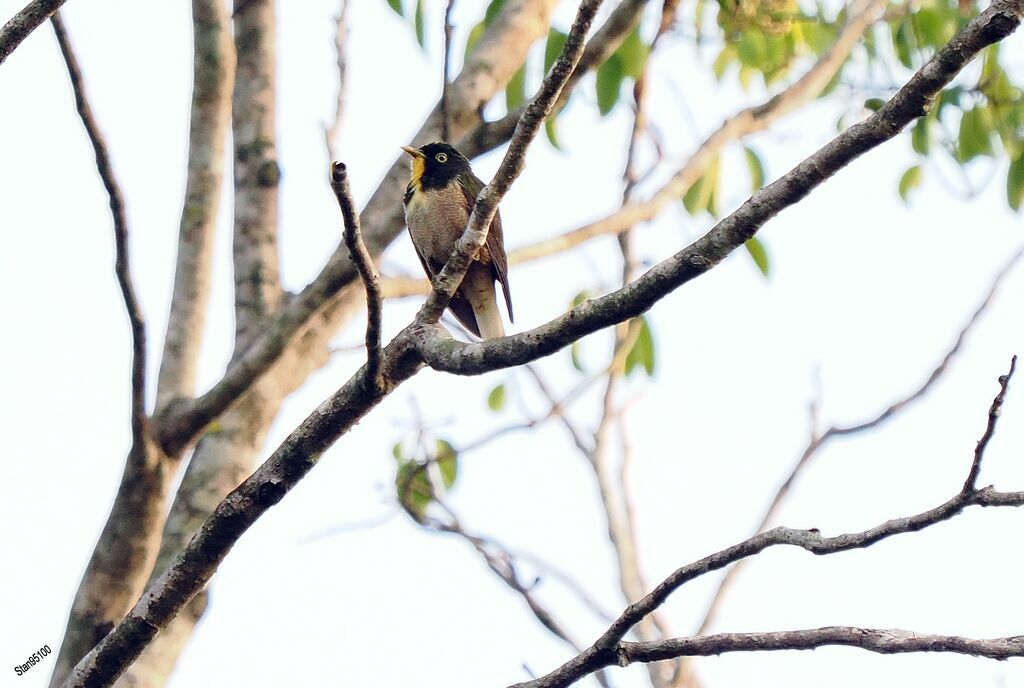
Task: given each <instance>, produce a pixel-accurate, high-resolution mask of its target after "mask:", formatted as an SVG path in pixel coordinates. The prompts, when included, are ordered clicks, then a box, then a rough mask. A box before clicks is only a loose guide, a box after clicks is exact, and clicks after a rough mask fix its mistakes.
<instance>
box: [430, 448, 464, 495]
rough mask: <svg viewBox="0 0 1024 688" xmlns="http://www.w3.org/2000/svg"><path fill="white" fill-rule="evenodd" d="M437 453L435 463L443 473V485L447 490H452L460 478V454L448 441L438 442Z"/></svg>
mask: <svg viewBox="0 0 1024 688" xmlns="http://www.w3.org/2000/svg"><path fill="white" fill-rule="evenodd" d="M436 451H437V454H435V456H434V461H435V462H436V463H437V467H438V468H439V469H440V472H441V483H442V484H443V485H444V486H445V488H446V489H451V487H452V486H453V485H454V484H455V479H456V478H457V477H458V476H459V453H458V452H457V451H455V447H453V446H452V445H451V443H449V442H448V441H446V440H438V441H437V449H436Z"/></svg>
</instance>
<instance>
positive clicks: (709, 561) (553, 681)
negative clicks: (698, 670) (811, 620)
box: [514, 357, 1024, 688]
mask: <svg viewBox="0 0 1024 688" xmlns="http://www.w3.org/2000/svg"><path fill="white" fill-rule="evenodd" d="M1014 361H1016V357H1014ZM1010 371H1011V374H1012V371H1013V364H1011V367H1010ZM1008 377H1009V375H1006V376H1002V377H1000V379H999V383H1000V394H999V395H998V396H997V397H996V400H995V401H993V403H992V408H994V409H996V410H995V415H996V416H998V409H999V408H1000V407H1001V405H1002V403H1003V397H1004V391H1005V387H1006V385H1007V383H1008ZM992 414H993V411H992V409H991V408H990V410H989V418H990V419H991V418H992ZM986 436H987V437H991V434H990V432H989V431H988V430H986ZM979 444H980V443H979ZM985 446H987V441H986V442H985V444H984V445H982V447H981V455H980V456H976V457H975V464H977V465H980V463H981V459H982V457H983V455H984V449H985ZM972 472H973V466H972ZM968 506H983V507H989V506H991V507H997V506H1012V507H1019V506H1024V491H1022V492H999V491H997V490H995V488H993V487H985V488H982V489H980V490H979V489H975V488H974V487H973V486H972V487H968V486H965V487H964V488H963V489H962V490H961V491H960V492H958V493H957V494H956V495H954V496H953V498H952V499H950V500H948V501H947V502H945V503H944V504H941V505H939V506H937V507H935V508H934V509H930V510H928V511H925V512H922V513H919V514H916V515H914V516H908V517H905V518H897V519H893V520H891V521H886V522H885V523H882V524H881V525H878V526H875V527H874V528H870V529H868V530H865V531H862V532H859V533H847V534H845V535H837V536H834V537H825V536H823V535H822V534H821V532H820V531H819V530H817V529H816V528H814V529H810V530H795V529H792V528H781V527H780V528H774V529H772V530H770V531H767V532H765V533H760V534H758V535H755V536H753V537H751V538H748V539H747V540H744V541H743V542H741V543H739V544H736V545H733V546H732V547H728V548H726V549H724V550H721V551H719V552H716V553H715V554H712V555H710V556H708V557H705V558H703V559H701V560H699V561H696V562H694V563H692V564H688V565H687V566H683V567H682V568H679V569H677V570H676V571H675V572H674V573H672V574H671V575H670V576H669V577H668V578H666V579H665V580H664V581H662V583H661V584H660V585H658V587H656V588H655V589H654V590H653V591H652V592H651V593H649V594H648V595H646V596H645V597H644V598H643V599H641V600H640V601H638V602H636V603H635V604H631V605H630V606H628V607H627V608H626V610H625V611H623V612H622V615H621V616H619V618H618V619H616V620H615V621H614V622H612V624H611V625H610V626H609V627H608V630H606V631H605V632H604V634H602V635H601V637H600V638H598V639H597V640H596V641H595V642H594V644H593V645H591V646H590V647H589V648H587V649H586V650H585V651H584V652H582V653H580V654H579V655H577V656H576V657H573V658H572V659H570V660H569V661H568V662H566V663H565V664H563V665H562V666H561V667H559V668H558V669H556V670H555V671H552V672H551V673H549V674H547V675H545V676H542V677H540V678H538V679H535V680H533V681H527V682H525V683H519V684H516V686H515V687H514V688H563V687H564V686H568V685H571V684H572V683H575V682H576V681H578V680H579V679H580V678H582V677H583V676H586V675H587V674H590V673H592V672H594V671H596V670H597V669H601V668H604V667H607V666H611V665H613V664H620V665H623V666H624V665H625V664H628V663H630V662H631V661H656V660H661V659H670V658H674V657H681V656H686V655H693V654H704V653H703V652H702V651H696V650H694V648H699V647H704V645H703V643H705V642H712V643H715V642H723V643H725V644H724V645H723V648H728V647H729V643H730V642H733V641H729V640H723V638H730V637H735V636H733V635H731V634H726V635H724V636H710V638H714V639H716V640H713V641H709V637H708V636H703V637H697V638H682V639H674V640H667V641H660V642H655V643H628V642H623V640H622V639H623V637H624V636H625V635H626V633H628V632H629V630H630V629H631V628H632V627H633V626H635V625H636V624H637V623H639V622H640V621H641V620H642V619H643V618H645V617H646V616H647V615H648V614H650V613H651V612H653V611H654V610H656V609H658V608H659V607H660V606H661V605H662V604H664V603H665V601H666V600H667V599H668V598H669V596H670V595H671V594H672V593H673V592H675V591H676V590H678V589H679V588H681V587H682V586H683V585H685V584H686V583H689V582H690V581H692V580H695V579H696V578H699V577H701V576H703V575H705V574H707V573H710V572H712V571H717V570H719V569H721V568H724V567H726V566H728V565H730V564H733V563H736V562H739V561H742V560H743V559H746V558H747V557H750V556H753V555H756V554H759V553H760V552H762V551H764V550H765V549H768V548H769V547H775V546H779V545H788V546H793V547H799V548H801V549H804V550H806V551H808V552H811V553H812V554H817V555H826V554H835V553H837V552H846V551H849V550H852V549H862V548H865V547H870V546H871V545H874V544H875V543H877V542H880V541H881V540H884V539H886V538H889V537H892V536H894V535H900V534H903V533H910V532H917V531H919V530H923V529H924V528H928V527H930V526H933V525H935V524H937V523H941V522H942V521H947V520H949V519H951V518H953V517H954V516H956V515H957V514H959V513H960V512H962V511H963V510H964V509H965V508H967V507H968ZM755 635H760V634H752V635H751V636H741V637H747V638H749V637H753V636H755ZM820 637H821V638H826V639H827V638H834V637H837V636H829V635H828V632H825V635H823V636H820ZM1022 638H1024V637H1022ZM861 640H862V642H850V643H848V644H851V645H855V646H857V647H864V648H865V649H870V650H873V651H876V652H881V651H884V650H881V649H878V648H879V647H880V646H878V645H876V644H875V642H874V640H873V639H871V638H867V639H864V636H861ZM961 641H962V643H961ZM1010 641H1011V642H1012V643H1016V644H1020V643H1022V642H1024V641H1022V639H1021V638H1017V639H1010ZM735 642H737V643H738V645H737V646H736V647H735V648H733V649H734V650H763V649H800V648H801V647H802V646H800V645H799V643H798V644H797V645H792V644H790V645H787V642H790V643H792V642H794V638H790V640H789V641H786V640H783V639H782V637H779V639H778V643H779V644H778V645H775V646H772V647H762V646H757V645H754V644H750V645H744V644H743V643H744V642H745V641H742V640H740V641H735ZM977 642H978V641H970V640H967V639H957V640H956V641H955V642H951V643H949V644H947V645H943V644H941V643H931V644H929V645H928V647H927V648H925V647H919V646H916V645H914V644H913V643H910V644H907V645H904V646H902V647H904V648H906V649H903V650H893V651H904V652H919V651H925V650H926V649H930V650H931V651H947V652H957V651H961V650H958V649H955V648H966V647H973V648H980V647H982V646H981V645H978V644H972V643H977ZM957 643H961V644H957ZM818 644H847V643H842V642H841V641H837V640H822V641H821V642H819V643H818ZM811 646H817V645H809V647H811ZM897 646H898V645H894V646H893V647H897ZM1004 647H1005V645H1004ZM911 648H913V649H911ZM630 650H632V651H634V652H635V653H636V654H635V655H634V656H633V657H632V658H631V659H630V658H629V657H630V656H629V655H628V653H629V651H630ZM718 651H719V652H725V651H730V650H728V649H720V650H718ZM962 651H963V652H966V653H968V654H980V655H983V656H993V657H996V655H995V654H989V653H987V652H984V651H979V652H974V651H971V650H962ZM624 652H625V653H627V655H626V657H627V659H628V661H625V662H624V663H623V659H622V656H623V653H624ZM996 652H997V653H998V651H996ZM1014 652H1015V653H1019V654H1013V655H1003V656H998V657H997V658H999V659H1003V658H1005V657H1007V656H1024V645H1021V646H1020V647H1017V649H1016V650H1014ZM712 654H716V653H712Z"/></svg>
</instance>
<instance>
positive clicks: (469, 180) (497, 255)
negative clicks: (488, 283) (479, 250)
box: [458, 173, 515, 322]
mask: <svg viewBox="0 0 1024 688" xmlns="http://www.w3.org/2000/svg"><path fill="white" fill-rule="evenodd" d="M458 179H459V188H461V189H462V193H463V194H465V196H466V200H467V201H468V203H469V209H470V212H472V209H473V206H474V205H476V197H477V196H479V195H480V192H481V191H482V190H483V188H484V183H483V182H482V181H481V180H480V179H479V178H478V177H477V176H476V175H475V174H473V173H469V174H465V175H459V177H458ZM486 246H487V252H488V253H490V255H491V268H492V269H493V271H494V277H495V279H497V280H498V281H499V282H501V291H502V293H503V294H504V295H505V306H506V307H507V308H508V319H509V322H515V317H514V316H513V315H512V295H511V294H510V293H509V288H508V256H506V255H505V236H504V234H503V233H502V231H501V213H500V212H495V213H494V219H493V220H491V228H490V230H489V231H488V232H487V244H486Z"/></svg>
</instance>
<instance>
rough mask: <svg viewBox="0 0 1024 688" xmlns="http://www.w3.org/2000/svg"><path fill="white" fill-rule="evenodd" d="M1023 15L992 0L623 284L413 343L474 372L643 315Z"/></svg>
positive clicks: (425, 332) (895, 123)
mask: <svg viewBox="0 0 1024 688" xmlns="http://www.w3.org/2000/svg"><path fill="white" fill-rule="evenodd" d="M1022 14H1024V2H1021V0H995V2H993V3H992V5H991V6H990V7H989V8H988V9H987V10H985V11H984V12H983V13H982V14H980V15H979V16H978V17H977V18H976V19H974V20H973V21H972V22H971V23H969V24H968V25H967V26H966V27H964V29H962V30H961V31H960V32H959V33H958V34H957V35H956V36H954V37H953V39H952V40H951V41H950V43H949V44H947V45H946V46H944V47H943V48H942V49H941V50H939V51H937V52H936V53H935V55H934V56H933V57H932V58H931V59H930V60H929V61H928V62H927V63H926V64H925V65H924V66H923V67H922V68H921V69H920V70H919V71H918V72H917V73H916V74H915V75H914V76H913V77H912V78H911V79H910V81H908V82H907V84H906V85H904V86H903V87H902V88H901V89H900V90H899V91H897V93H896V94H895V95H894V96H893V97H892V98H891V99H890V100H889V101H888V102H887V103H886V104H885V105H884V106H883V107H882V108H880V109H879V110H878V111H877V112H875V113H874V114H873V115H871V116H870V117H868V118H867V119H866V120H864V121H862V122H859V123H857V124H855V125H853V126H851V127H849V128H848V129H846V130H845V131H844V132H843V133H841V134H840V135H839V136H837V137H836V138H835V139H833V140H832V141H831V142H830V143H828V144H827V145H825V146H824V147H823V148H821V149H819V150H818V151H817V152H816V153H814V154H813V155H811V156H810V157H809V158H807V159H806V160H804V161H803V162H801V163H800V164H798V165H797V166H796V167H795V168H793V169H792V170H791V171H790V172H788V173H787V174H785V175H783V176H782V177H781V178H780V179H778V180H777V181H775V182H773V183H772V184H770V185H768V186H767V187H765V188H763V189H762V190H761V191H759V192H757V193H756V194H754V195H753V196H752V197H751V198H750V199H748V200H747V201H746V202H745V203H744V204H743V205H742V206H741V207H740V208H739V209H737V210H736V211H735V212H733V213H732V214H731V215H729V216H728V217H726V218H725V219H723V220H722V221H720V222H719V223H718V224H716V225H715V226H714V227H713V228H712V229H711V230H710V231H709V232H708V233H707V234H705V235H704V236H703V237H701V238H700V239H698V240H697V241H695V242H694V243H693V244H691V245H690V246H688V247H687V248H685V249H683V250H682V251H680V252H679V253H677V254H676V255H674V256H672V257H671V258H668V259H666V260H664V261H662V262H661V263H658V264H657V265H655V266H654V267H653V268H651V269H650V270H649V271H648V272H647V273H646V274H644V275H643V276H641V277H640V278H639V279H637V280H636V281H634V282H632V283H631V284H630V285H629V286H628V287H625V288H623V289H620V290H617V291H614V292H612V293H611V294H608V295H606V296H603V297H601V298H598V299H593V300H588V301H586V302H584V303H583V304H580V305H579V306H576V307H575V308H573V309H571V310H570V311H569V312H568V313H566V314H564V315H562V316H561V317H558V318H556V319H554V320H552V321H550V322H548V323H547V324H545V325H542V326H540V327H537V328H534V329H533V330H529V331H527V332H522V333H520V334H517V335H514V336H511V337H504V338H501V339H494V340H489V341H486V342H479V343H464V342H456V341H454V340H452V339H451V338H450V337H447V336H446V333H444V332H443V331H440V330H438V329H436V328H430V329H427V328H423V329H422V330H421V336H420V338H419V342H418V347H419V349H420V352H421V353H422V355H423V357H424V359H425V360H426V362H427V364H428V365H430V366H431V367H432V368H435V369H437V370H443V371H446V372H450V373H456V374H460V375H470V374H479V373H483V372H487V371H490V370H498V369H501V368H507V367H511V366H515V365H521V364H522V363H525V362H527V361H532V360H536V359H537V358H540V357H542V356H547V355H550V354H552V353H554V352H555V351H558V350H559V349H561V348H563V347H564V346H566V345H568V344H570V343H572V342H573V341H576V340H578V339H580V338H582V337H584V336H586V335H588V334H590V333H592V332H596V331H597V330H600V329H602V328H604V327H607V326H609V325H613V324H615V323H617V322H621V321H623V320H625V319H627V318H631V317H636V316H637V315H640V314H641V313H643V312H644V311H646V310H648V309H649V308H650V307H651V306H652V305H653V304H655V303H656V302H657V301H659V300H660V299H661V298H663V296H664V295H666V294H668V293H669V292H671V291H673V290H675V289H676V288H678V287H679V286H681V285H682V284H685V283H686V282H688V281H690V280H692V279H694V278H695V277H698V276H700V275H702V274H704V273H705V272H707V271H708V270H710V269H711V268H712V267H714V266H715V265H717V264H718V263H719V262H721V261H722V260H723V259H724V258H725V257H726V256H727V255H729V253H731V252H732V251H733V250H734V249H736V248H737V247H739V246H742V245H743V244H744V242H746V241H747V240H748V239H750V238H751V237H752V236H754V234H755V233H756V232H757V230H758V229H760V228H761V226H763V225H764V223H766V222H767V221H768V220H770V219H771V218H772V217H774V216H775V215H777V214H778V213H779V212H781V211H782V210H784V209H785V208H788V207H789V206H791V205H793V204H794V203H796V202H798V201H800V200H801V199H803V198H804V197H805V196H807V194H809V193H810V192H811V191H812V190H814V189H815V188H817V187H818V186H819V185H821V184H822V183H823V182H824V181H825V180H826V179H828V177H830V176H831V175H832V174H834V173H835V172H837V171H838V170H840V169H842V168H843V167H845V166H846V165H847V164H849V163H850V162H851V161H853V160H854V159H856V158H858V157H860V156H861V155H863V154H864V153H866V152H867V151H869V150H872V149H873V148H875V147H876V146H878V145H880V144H881V143H883V142H885V141H887V140H889V139H891V138H893V137H894V136H896V134H898V133H899V132H900V130H901V129H902V128H903V127H905V126H907V124H909V123H910V122H912V121H913V120H914V119H916V118H918V117H920V116H922V115H923V114H924V113H925V111H926V109H927V107H928V104H929V103H930V101H931V99H932V98H933V97H935V95H936V94H937V93H938V92H939V90H941V89H942V87H943V86H945V85H946V84H947V83H949V81H950V80H951V79H952V78H953V77H954V76H956V74H957V72H958V71H959V70H960V69H962V68H963V66H964V65H965V64H967V62H968V61H969V60H971V59H972V58H973V56H974V55H976V54H977V53H978V51H980V50H981V49H983V48H984V47H986V46H988V45H991V44H992V43H993V42H997V41H999V40H1002V39H1003V38H1005V37H1006V36H1007V35H1009V34H1010V33H1012V32H1013V31H1014V30H1015V29H1016V28H1017V27H1018V26H1019V24H1020V21H1021V15H1022ZM695 157H696V156H695ZM435 293H436V292H435ZM428 302H429V301H428Z"/></svg>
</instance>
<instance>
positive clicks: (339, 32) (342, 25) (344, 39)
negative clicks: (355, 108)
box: [324, 0, 348, 160]
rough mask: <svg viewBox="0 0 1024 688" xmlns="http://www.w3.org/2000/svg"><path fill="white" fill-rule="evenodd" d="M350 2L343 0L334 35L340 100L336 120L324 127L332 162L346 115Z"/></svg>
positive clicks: (335, 158)
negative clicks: (335, 143) (336, 140)
mask: <svg viewBox="0 0 1024 688" xmlns="http://www.w3.org/2000/svg"><path fill="white" fill-rule="evenodd" d="M347 43H348V0H341V7H340V8H339V9H338V22H337V29H336V30H335V34H334V50H335V53H336V54H337V66H338V98H337V100H336V101H335V104H334V119H333V120H332V121H331V123H330V125H325V126H324V141H325V142H326V144H327V156H328V157H329V158H330V159H331V160H337V159H338V155H337V153H336V151H335V148H334V141H335V139H336V138H337V137H338V133H339V132H340V131H341V122H342V119H343V117H344V114H345V92H346V90H347V87H348V80H347V73H348V59H347V50H348V49H347Z"/></svg>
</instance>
